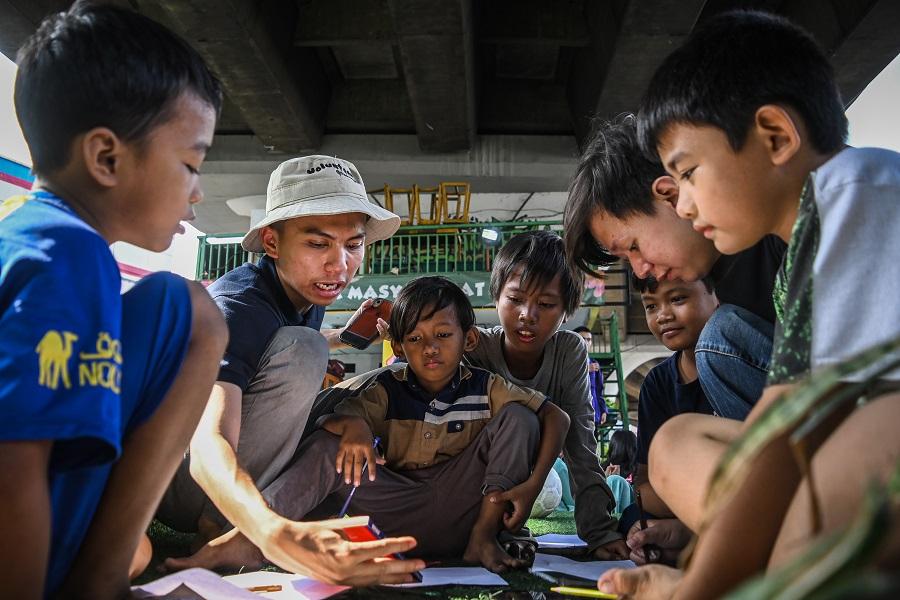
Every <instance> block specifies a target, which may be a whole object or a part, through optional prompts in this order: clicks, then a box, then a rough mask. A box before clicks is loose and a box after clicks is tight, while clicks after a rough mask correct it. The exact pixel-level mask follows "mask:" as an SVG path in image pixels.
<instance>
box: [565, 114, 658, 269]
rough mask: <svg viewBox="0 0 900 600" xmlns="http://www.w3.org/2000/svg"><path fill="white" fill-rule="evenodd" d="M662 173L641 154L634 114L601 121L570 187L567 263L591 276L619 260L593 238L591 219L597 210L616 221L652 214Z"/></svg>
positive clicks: (567, 219) (567, 216) (566, 237)
mask: <svg viewBox="0 0 900 600" xmlns="http://www.w3.org/2000/svg"><path fill="white" fill-rule="evenodd" d="M665 174H666V170H665V169H664V168H663V166H662V164H661V163H660V162H659V160H658V159H650V158H648V156H647V155H645V154H644V153H642V152H641V151H640V147H639V145H638V141H637V126H636V125H635V119H634V115H622V116H620V117H618V118H617V119H615V120H613V121H607V122H599V123H598V125H597V127H596V129H595V130H594V132H593V133H592V134H591V137H590V139H589V141H588V142H587V145H586V146H585V148H584V152H582V154H581V159H580V160H579V162H578V167H577V168H576V169H575V175H574V177H573V178H572V183H571V184H570V185H569V199H568V201H567V202H566V209H565V216H564V217H563V219H564V223H565V225H564V230H565V232H566V233H565V240H566V256H567V258H568V261H569V263H570V264H571V265H572V266H573V267H575V268H577V269H580V270H582V271H584V272H585V273H588V274H589V275H594V276H598V275H597V273H596V272H595V271H594V265H611V264H613V263H615V262H616V261H617V260H618V258H616V257H615V256H613V255H611V254H610V253H609V252H607V251H606V249H605V248H603V247H602V246H601V245H600V244H599V243H598V242H597V240H595V239H594V237H593V236H592V235H591V231H590V222H591V218H592V217H594V215H595V214H596V213H597V212H598V211H599V212H603V213H607V214H610V215H612V216H613V217H615V218H617V219H627V218H628V217H630V216H633V215H636V214H643V215H653V214H655V213H656V204H655V203H654V200H653V194H652V187H653V182H654V181H655V180H656V179H657V178H658V177H660V176H663V175H665Z"/></svg>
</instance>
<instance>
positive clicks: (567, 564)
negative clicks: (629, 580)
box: [531, 552, 637, 580]
mask: <svg viewBox="0 0 900 600" xmlns="http://www.w3.org/2000/svg"><path fill="white" fill-rule="evenodd" d="M636 566H637V565H635V564H634V563H633V562H632V561H630V560H594V561H588V562H579V561H577V560H572V559H571V558H566V557H565V556H556V555H555V554H542V553H540V552H538V553H537V555H536V556H535V557H534V565H533V566H532V567H531V570H532V571H544V572H546V571H552V572H555V573H565V574H566V575H571V576H573V577H581V578H583V579H590V580H597V579H599V578H600V576H601V575H602V574H603V573H605V572H607V571H609V570H610V569H633V568H634V567H636Z"/></svg>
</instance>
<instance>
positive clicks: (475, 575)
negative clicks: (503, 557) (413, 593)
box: [397, 567, 509, 587]
mask: <svg viewBox="0 0 900 600" xmlns="http://www.w3.org/2000/svg"><path fill="white" fill-rule="evenodd" d="M421 573H422V582H421V583H403V584H399V585H398V586H397V587H431V586H435V585H487V586H493V587H497V586H507V585H509V584H508V583H507V582H506V580H505V579H503V578H502V577H500V576H499V575H497V574H496V573H491V572H490V571H488V570H487V569H485V568H484V567H431V568H429V569H424V570H422V571H421Z"/></svg>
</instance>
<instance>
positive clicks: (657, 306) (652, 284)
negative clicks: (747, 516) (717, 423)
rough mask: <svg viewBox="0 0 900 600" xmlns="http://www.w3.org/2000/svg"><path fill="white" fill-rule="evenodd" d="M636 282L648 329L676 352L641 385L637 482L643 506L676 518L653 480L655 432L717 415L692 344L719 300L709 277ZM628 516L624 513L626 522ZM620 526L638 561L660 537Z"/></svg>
mask: <svg viewBox="0 0 900 600" xmlns="http://www.w3.org/2000/svg"><path fill="white" fill-rule="evenodd" d="M632 281H633V284H634V287H635V288H636V289H637V290H638V292H639V293H640V294H641V302H642V303H643V305H644V312H645V314H646V317H647V326H648V327H649V328H650V332H651V333H653V335H654V336H655V337H656V339H658V340H659V341H660V342H662V344H663V345H664V346H665V347H666V348H668V349H669V350H673V351H674V352H675V354H673V355H672V356H670V357H669V358H667V359H666V360H665V361H663V362H662V363H660V364H658V365H656V366H655V367H653V369H652V370H651V371H650V372H649V373H648V374H647V378H646V379H645V380H644V383H643V384H642V385H641V393H640V401H639V403H638V456H637V462H638V465H637V472H636V473H635V476H634V485H635V487H636V488H637V489H638V490H639V491H640V492H641V497H642V499H643V503H644V508H645V509H646V510H647V511H648V512H649V513H652V514H653V515H655V516H657V517H672V511H671V510H670V509H669V507H667V506H666V504H665V503H664V502H663V501H662V500H661V499H660V498H659V496H658V495H657V494H656V492H655V491H654V490H653V486H652V485H651V483H650V478H649V476H650V473H649V469H648V465H649V463H650V461H649V451H650V447H651V442H652V441H653V437H654V436H655V435H656V432H657V431H659V428H660V427H662V425H663V423H665V422H666V421H668V420H669V419H671V418H672V417H674V416H676V415H680V414H683V413H701V414H705V415H711V414H713V409H712V406H710V404H709V401H708V400H707V399H706V395H705V394H704V393H703V389H702V388H701V387H700V380H699V379H698V376H697V363H696V360H695V358H694V347H695V346H696V344H697V340H698V339H699V337H700V332H701V331H703V327H704V326H705V325H706V322H707V321H708V320H709V318H710V317H711V316H712V314H713V313H714V312H715V310H716V308H717V307H718V304H719V303H718V300H717V299H716V294H715V291H713V288H712V283H711V281H710V280H709V278H708V277H704V278H703V279H700V280H698V281H692V282H685V281H681V280H679V279H676V280H665V281H657V280H656V279H655V278H653V277H648V278H647V279H638V278H637V277H633V279H632ZM627 514H628V513H626V515H627ZM626 515H623V521H624V520H625V516H626ZM673 521H674V519H673ZM622 526H623V527H627V529H626V532H627V533H629V537H628V540H627V543H628V545H629V548H631V550H632V555H631V556H632V559H634V560H635V562H638V563H643V562H644V556H643V554H642V553H641V552H640V550H641V547H642V546H643V544H645V543H648V542H650V543H654V542H662V540H654V539H646V540H645V539H643V538H644V537H645V535H646V534H642V535H641V536H640V537H638V538H635V534H637V530H634V531H628V530H630V529H634V528H632V527H630V526H628V524H627V523H626V524H623V525H622ZM672 526H677V524H676V523H668V524H666V527H667V528H668V529H671V528H672ZM679 529H680V527H679ZM660 531H662V530H660ZM654 533H659V532H654ZM651 537H652V536H651ZM679 539H685V536H679ZM658 545H661V546H664V545H665V544H664V543H659V544H658ZM665 550H669V551H670V552H669V554H674V553H675V551H677V549H675V548H668V549H666V548H664V552H665ZM672 558H674V557H672Z"/></svg>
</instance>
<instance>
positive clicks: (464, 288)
mask: <svg viewBox="0 0 900 600" xmlns="http://www.w3.org/2000/svg"><path fill="white" fill-rule="evenodd" d="M462 291H464V292H465V293H466V296H474V295H475V292H473V291H472V288H470V287H469V284H468V283H466V282H463V284H462Z"/></svg>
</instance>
